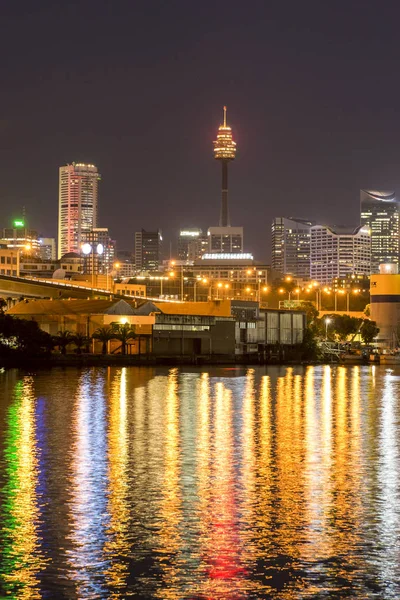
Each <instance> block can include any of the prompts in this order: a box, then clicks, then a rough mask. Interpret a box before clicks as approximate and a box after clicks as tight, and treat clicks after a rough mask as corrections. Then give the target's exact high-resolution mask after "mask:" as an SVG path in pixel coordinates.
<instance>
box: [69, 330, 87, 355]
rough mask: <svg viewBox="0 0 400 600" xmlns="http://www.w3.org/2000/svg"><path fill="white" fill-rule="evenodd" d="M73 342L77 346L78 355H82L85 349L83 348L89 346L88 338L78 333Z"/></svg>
mask: <svg viewBox="0 0 400 600" xmlns="http://www.w3.org/2000/svg"><path fill="white" fill-rule="evenodd" d="M72 341H73V342H74V344H75V346H76V353H77V354H82V348H83V346H86V345H87V343H88V341H89V339H88V338H87V337H86V335H83V333H76V334H75V335H74V336H73V339H72Z"/></svg>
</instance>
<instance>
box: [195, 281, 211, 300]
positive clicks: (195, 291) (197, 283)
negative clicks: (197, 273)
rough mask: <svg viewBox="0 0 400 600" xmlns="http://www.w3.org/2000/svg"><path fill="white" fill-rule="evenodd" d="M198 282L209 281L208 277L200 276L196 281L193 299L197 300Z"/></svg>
mask: <svg viewBox="0 0 400 600" xmlns="http://www.w3.org/2000/svg"><path fill="white" fill-rule="evenodd" d="M198 283H208V279H207V278H206V277H198V278H197V279H195V282H194V292H193V300H194V302H196V300H197V298H196V288H197V284H198Z"/></svg>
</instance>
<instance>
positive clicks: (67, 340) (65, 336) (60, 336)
mask: <svg viewBox="0 0 400 600" xmlns="http://www.w3.org/2000/svg"><path fill="white" fill-rule="evenodd" d="M73 340H74V336H73V334H72V333H71V332H70V331H68V330H67V329H66V330H65V331H57V335H56V336H54V345H55V346H58V347H59V348H60V350H61V354H66V353H67V346H69V344H72V342H73Z"/></svg>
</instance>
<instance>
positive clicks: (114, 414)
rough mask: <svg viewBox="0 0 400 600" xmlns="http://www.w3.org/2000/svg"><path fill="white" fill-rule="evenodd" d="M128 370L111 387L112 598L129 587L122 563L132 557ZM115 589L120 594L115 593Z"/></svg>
mask: <svg viewBox="0 0 400 600" xmlns="http://www.w3.org/2000/svg"><path fill="white" fill-rule="evenodd" d="M126 379H127V369H126V367H123V368H122V369H121V370H119V371H118V372H117V373H116V375H115V377H114V380H113V381H112V384H111V394H110V408H109V411H110V412H109V428H108V465H109V466H108V481H109V488H108V490H109V494H108V507H107V511H108V514H109V515H110V520H109V526H108V529H107V541H106V544H105V546H104V554H105V557H106V558H107V557H108V556H109V560H110V568H109V569H108V570H107V571H106V573H105V575H106V578H107V583H109V584H110V585H111V592H110V596H109V598H112V599H118V598H121V595H120V593H119V591H118V590H119V589H121V588H124V587H125V585H126V578H127V575H128V564H127V562H126V561H121V560H119V557H121V556H127V555H128V554H129V548H130V545H129V542H128V537H129V516H130V513H129V507H128V496H129V492H130V491H129V487H128V481H127V460H128V436H127V390H126ZM115 588H116V590H117V591H115Z"/></svg>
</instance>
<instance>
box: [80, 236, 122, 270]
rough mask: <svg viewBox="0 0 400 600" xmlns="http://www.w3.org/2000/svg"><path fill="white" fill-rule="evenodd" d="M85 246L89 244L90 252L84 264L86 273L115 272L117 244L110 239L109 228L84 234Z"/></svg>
mask: <svg viewBox="0 0 400 600" xmlns="http://www.w3.org/2000/svg"><path fill="white" fill-rule="evenodd" d="M82 242H83V244H88V246H87V249H88V250H89V246H90V252H88V253H87V254H86V255H85V257H84V258H85V260H84V263H83V267H84V273H92V272H94V273H99V274H105V273H110V272H111V271H112V270H113V265H114V261H115V253H116V242H115V241H114V240H112V239H111V238H110V235H109V232H108V227H95V228H94V229H92V230H91V231H89V232H87V233H83V234H82Z"/></svg>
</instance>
